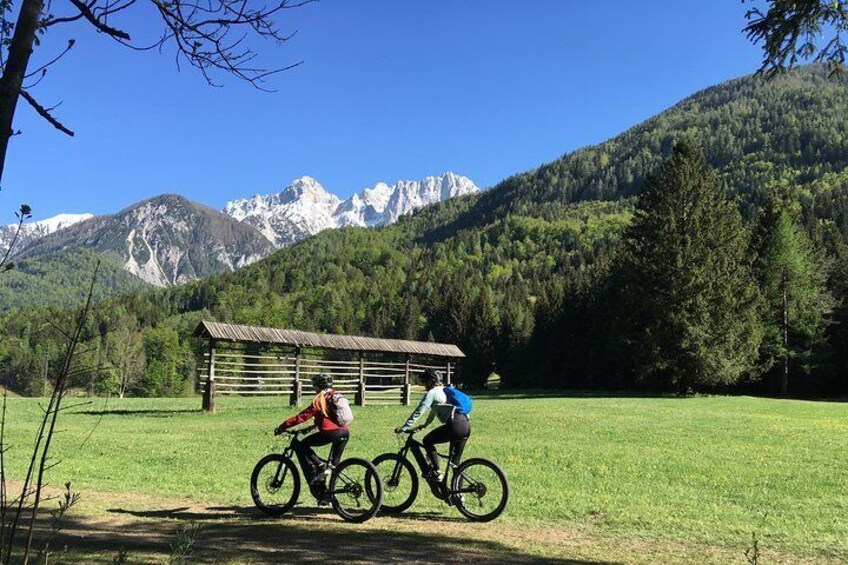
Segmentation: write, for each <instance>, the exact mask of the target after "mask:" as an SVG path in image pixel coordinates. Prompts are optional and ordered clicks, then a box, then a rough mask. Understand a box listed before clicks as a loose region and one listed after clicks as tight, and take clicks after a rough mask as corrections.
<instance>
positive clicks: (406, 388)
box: [402, 355, 412, 406]
mask: <svg viewBox="0 0 848 565" xmlns="http://www.w3.org/2000/svg"><path fill="white" fill-rule="evenodd" d="M411 396H412V384H411V383H410V382H409V355H407V356H406V364H405V366H404V370H403V399H402V402H403V405H404V406H409V401H410V397H411Z"/></svg>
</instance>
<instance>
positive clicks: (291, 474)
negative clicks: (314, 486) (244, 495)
mask: <svg viewBox="0 0 848 565" xmlns="http://www.w3.org/2000/svg"><path fill="white" fill-rule="evenodd" d="M269 465H282V466H283V467H285V474H284V479H283V482H284V483H285V481H287V480H291V481H292V482H291V485H292V490H291V494H290V495H289V496H286V495H285V494H284V495H283V498H282V500H280V501H279V502H278V503H276V502H275V503H271V502H270V496H269V495H274V494H276V492H277V491H278V490H279V489H280V486H282V485H280V486H275V485H274V484H273V481H274V480H275V477H276V476H277V473H278V470H277V469H273V468H269V469H266V467H267V466H269ZM263 471H266V473H267V472H268V471H270V472H271V475H268V476H263V477H262V478H260V476H261V475H263ZM263 489H264V491H263ZM271 489H274V490H273V492H272V490H271ZM263 492H264V493H265V494H264V495H263ZM250 496H251V498H253V503H254V504H255V505H256V507H257V508H259V510H261V511H262V512H264V513H265V514H268V515H269V516H280V515H282V514H285V513H286V512H288V511H289V510H291V509H292V508H293V507H294V505H295V504H297V499H298V497H299V496H300V475H299V474H298V472H297V466H296V465H295V464H294V462H293V461H292V460H291V459H289V458H288V457H283V456H282V455H281V454H279V453H272V454H270V455H266V456H265V457H263V458H262V459H260V460H259V462H258V463H257V464H256V466H255V467H254V468H253V472H252V473H251V475H250ZM263 496H264V498H263Z"/></svg>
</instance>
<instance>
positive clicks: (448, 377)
mask: <svg viewBox="0 0 848 565" xmlns="http://www.w3.org/2000/svg"><path fill="white" fill-rule="evenodd" d="M445 384H446V385H449V384H451V363H450V361H448V370H447V373H446V374H445Z"/></svg>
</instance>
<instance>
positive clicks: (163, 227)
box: [19, 194, 273, 286]
mask: <svg viewBox="0 0 848 565" xmlns="http://www.w3.org/2000/svg"><path fill="white" fill-rule="evenodd" d="M74 248H87V249H92V250H94V251H98V252H100V253H104V254H111V255H113V256H114V255H117V256H118V257H120V259H121V260H122V261H123V266H124V269H125V270H126V271H129V272H130V273H132V274H134V275H137V276H138V277H140V278H141V279H143V280H144V281H146V282H148V283H150V284H153V285H156V286H171V285H175V284H181V283H185V282H188V281H192V280H196V279H199V278H203V277H207V276H209V275H213V274H216V273H221V272H225V271H233V270H235V269H238V268H240V267H243V266H245V265H248V264H250V263H253V262H254V261H258V260H259V259H262V258H264V257H266V256H268V255H269V254H270V253H271V252H272V251H273V246H272V245H271V244H270V243H269V242H268V241H267V240H266V239H265V238H264V237H262V234H260V233H259V232H257V231H256V230H255V229H254V228H252V227H250V226H249V225H245V224H242V223H240V222H237V221H235V220H234V219H233V218H230V217H228V216H226V215H225V214H222V213H220V212H217V211H215V210H212V209H211V208H207V207H206V206H203V205H201V204H198V203H196V202H192V201H190V200H188V199H186V198H184V197H182V196H179V195H176V194H164V195H162V196H157V197H154V198H150V199H148V200H144V201H142V202H139V203H137V204H134V205H132V206H130V207H129V208H126V209H124V210H122V211H120V212H118V213H117V214H108V215H104V216H95V217H93V218H90V219H88V220H85V221H83V222H80V223H77V224H74V225H72V226H70V227H68V228H65V229H62V230H60V231H57V232H55V233H52V234H50V235H47V236H45V237H42V238H40V239H38V240H37V241H35V242H33V243H32V244H30V245H29V246H28V247H26V248H24V249H22V251H21V253H20V254H19V256H20V257H21V258H30V257H38V256H43V255H46V254H49V253H52V252H56V251H60V250H66V249H74Z"/></svg>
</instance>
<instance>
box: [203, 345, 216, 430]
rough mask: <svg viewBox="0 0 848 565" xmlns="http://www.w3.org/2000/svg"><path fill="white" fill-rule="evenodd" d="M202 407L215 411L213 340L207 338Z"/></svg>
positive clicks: (208, 410) (211, 412)
mask: <svg viewBox="0 0 848 565" xmlns="http://www.w3.org/2000/svg"><path fill="white" fill-rule="evenodd" d="M203 409H204V410H206V411H207V412H209V413H210V414H214V413H215V340H214V339H210V340H209V367H207V373H206V390H204V391H203Z"/></svg>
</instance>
